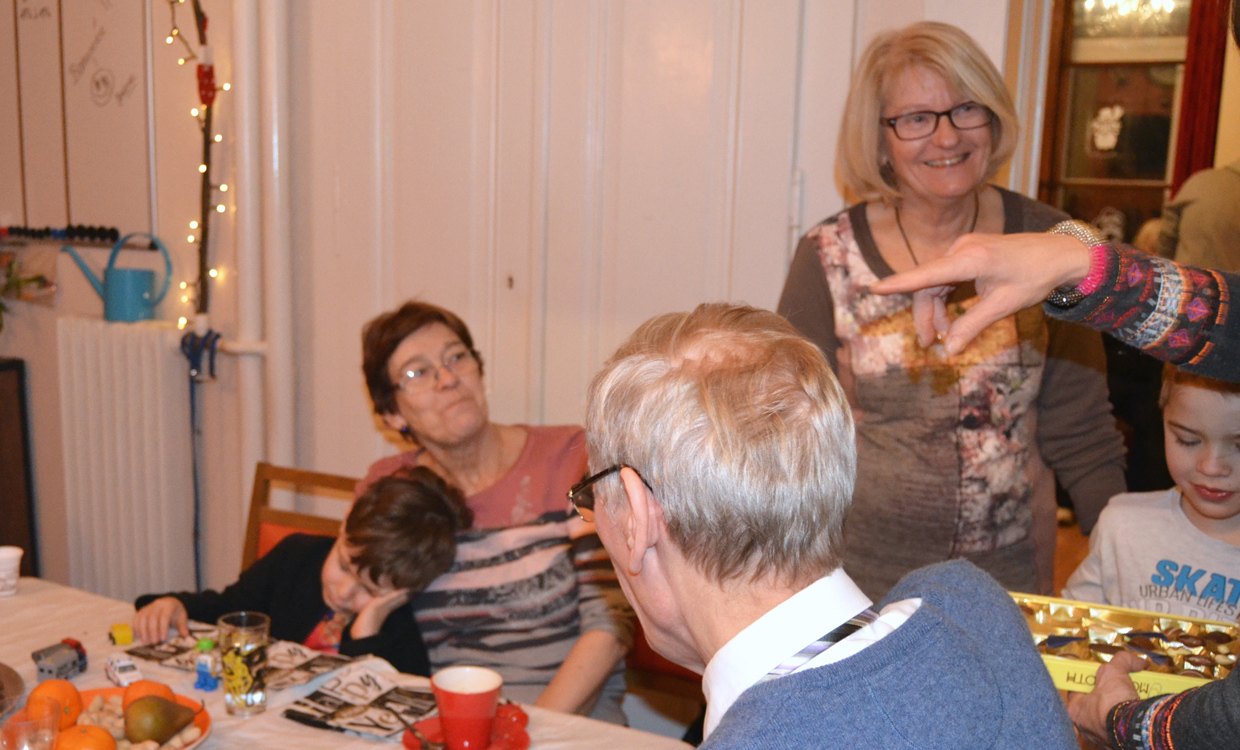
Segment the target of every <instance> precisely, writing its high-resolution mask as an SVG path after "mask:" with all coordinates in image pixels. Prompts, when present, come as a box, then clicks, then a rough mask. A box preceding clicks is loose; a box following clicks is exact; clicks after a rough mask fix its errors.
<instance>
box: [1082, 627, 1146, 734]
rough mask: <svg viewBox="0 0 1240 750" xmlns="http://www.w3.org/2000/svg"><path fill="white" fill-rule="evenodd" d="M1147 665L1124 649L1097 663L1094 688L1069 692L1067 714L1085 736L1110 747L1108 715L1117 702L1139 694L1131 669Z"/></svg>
mask: <svg viewBox="0 0 1240 750" xmlns="http://www.w3.org/2000/svg"><path fill="white" fill-rule="evenodd" d="M1144 668H1145V660H1144V659H1142V658H1141V657H1139V656H1137V655H1136V654H1134V653H1131V652H1128V651H1121V652H1119V653H1118V654H1116V655H1115V656H1113V657H1112V658H1111V661H1109V662H1107V663H1106V664H1103V665H1102V666H1100V667H1098V674H1097V675H1096V676H1095V677H1094V689H1093V692H1089V693H1071V694H1069V695H1068V716H1069V717H1070V718H1071V719H1072V723H1073V724H1075V725H1076V728H1077V729H1078V730H1080V732H1081V734H1082V735H1083V736H1084V737H1085V739H1087V740H1089V741H1090V742H1092V743H1094V744H1095V745H1099V746H1101V747H1111V739H1110V733H1109V732H1108V731H1107V716H1108V715H1109V714H1110V713H1111V709H1112V708H1114V707H1115V706H1116V705H1118V704H1120V703H1123V702H1124V701H1135V700H1137V699H1138V698H1140V696H1139V695H1137V689H1136V687H1134V686H1133V684H1132V678H1130V677H1129V676H1128V673H1129V672H1136V671H1139V670H1141V669H1144Z"/></svg>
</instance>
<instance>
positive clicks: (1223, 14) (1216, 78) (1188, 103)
mask: <svg viewBox="0 0 1240 750" xmlns="http://www.w3.org/2000/svg"><path fill="white" fill-rule="evenodd" d="M1192 2H1193V6H1192V10H1191V11H1190V14H1189V20H1188V55H1187V58H1186V59H1185V61H1184V90H1183V97H1182V98H1181V100H1180V130H1179V135H1178V137H1177V138H1176V144H1175V168H1174V169H1173V170H1172V173H1171V194H1172V195H1175V194H1176V193H1177V192H1179V190H1180V185H1183V184H1184V181H1185V180H1187V179H1188V178H1189V176H1190V175H1192V174H1193V173H1194V172H1197V171H1200V170H1202V169H1208V168H1210V167H1213V166H1214V142H1215V141H1216V140H1217V138H1218V112H1219V99H1220V98H1221V96H1222V91H1223V59H1224V57H1225V56H1226V53H1227V32H1228V28H1229V25H1230V23H1229V22H1230V14H1229V10H1230V5H1231V2H1230V0H1192Z"/></svg>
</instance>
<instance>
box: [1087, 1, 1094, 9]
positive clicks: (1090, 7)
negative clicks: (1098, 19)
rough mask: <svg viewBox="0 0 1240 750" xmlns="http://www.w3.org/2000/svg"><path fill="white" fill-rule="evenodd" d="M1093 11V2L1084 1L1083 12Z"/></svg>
mask: <svg viewBox="0 0 1240 750" xmlns="http://www.w3.org/2000/svg"><path fill="white" fill-rule="evenodd" d="M1093 9H1094V0H1085V10H1093Z"/></svg>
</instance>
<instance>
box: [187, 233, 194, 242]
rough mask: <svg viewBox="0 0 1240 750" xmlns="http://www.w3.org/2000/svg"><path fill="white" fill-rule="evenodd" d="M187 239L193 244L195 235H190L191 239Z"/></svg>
mask: <svg viewBox="0 0 1240 750" xmlns="http://www.w3.org/2000/svg"><path fill="white" fill-rule="evenodd" d="M186 239H188V240H189V241H190V242H193V241H194V235H192V234H191V235H190V236H189V237H187V238H186Z"/></svg>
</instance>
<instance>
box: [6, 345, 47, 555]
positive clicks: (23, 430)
mask: <svg viewBox="0 0 1240 750" xmlns="http://www.w3.org/2000/svg"><path fill="white" fill-rule="evenodd" d="M5 544H12V545H16V546H18V547H21V548H22V549H24V550H26V554H25V555H23V556H22V575H25V576H33V575H38V574H39V555H38V549H37V547H36V546H35V533H34V478H33V474H32V469H31V460H30V429H29V423H28V421H27V418H26V364H25V362H23V361H22V360H20V359H6V358H2V357H0V545H5Z"/></svg>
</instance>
